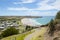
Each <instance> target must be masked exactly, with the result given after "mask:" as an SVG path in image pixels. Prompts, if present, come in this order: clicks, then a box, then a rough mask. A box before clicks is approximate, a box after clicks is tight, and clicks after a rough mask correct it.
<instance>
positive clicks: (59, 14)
mask: <svg viewBox="0 0 60 40" xmlns="http://www.w3.org/2000/svg"><path fill="white" fill-rule="evenodd" d="M56 19H60V11H59V12H58V13H57V15H56Z"/></svg>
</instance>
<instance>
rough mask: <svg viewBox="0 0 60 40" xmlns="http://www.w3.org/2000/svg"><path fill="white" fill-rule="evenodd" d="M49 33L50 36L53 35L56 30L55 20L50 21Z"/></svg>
mask: <svg viewBox="0 0 60 40" xmlns="http://www.w3.org/2000/svg"><path fill="white" fill-rule="evenodd" d="M49 28H50V29H49V34H50V36H52V35H53V33H54V31H55V26H54V20H51V21H50V23H49Z"/></svg>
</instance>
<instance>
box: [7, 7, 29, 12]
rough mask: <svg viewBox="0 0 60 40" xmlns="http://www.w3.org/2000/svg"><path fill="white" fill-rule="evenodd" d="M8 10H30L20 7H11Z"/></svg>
mask: <svg viewBox="0 0 60 40" xmlns="http://www.w3.org/2000/svg"><path fill="white" fill-rule="evenodd" d="M7 10H17V11H18V10H29V9H28V8H26V7H20V8H17V7H16V8H12V7H10V8H7Z"/></svg>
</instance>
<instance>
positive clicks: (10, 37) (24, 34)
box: [2, 31, 34, 40]
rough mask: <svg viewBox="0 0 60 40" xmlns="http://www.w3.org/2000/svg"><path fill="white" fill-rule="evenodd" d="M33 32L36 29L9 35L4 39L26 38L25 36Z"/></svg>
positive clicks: (19, 39)
mask: <svg viewBox="0 0 60 40" xmlns="http://www.w3.org/2000/svg"><path fill="white" fill-rule="evenodd" d="M32 32H34V31H29V32H26V33H23V34H18V35H13V36H9V37H6V38H3V39H2V40H24V38H25V36H27V35H28V34H31V33H32Z"/></svg>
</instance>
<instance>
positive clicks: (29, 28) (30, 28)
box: [25, 25, 34, 31]
mask: <svg viewBox="0 0 60 40" xmlns="http://www.w3.org/2000/svg"><path fill="white" fill-rule="evenodd" d="M33 28H34V27H31V26H28V25H27V26H26V28H25V29H26V30H27V31H30V30H32V29H33Z"/></svg>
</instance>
